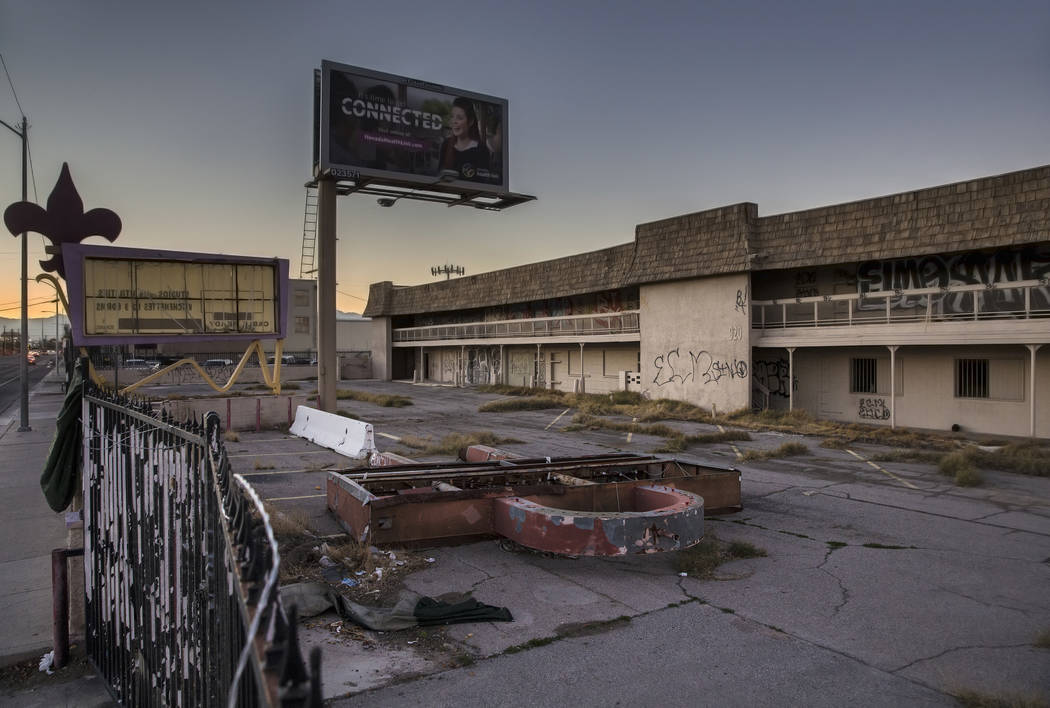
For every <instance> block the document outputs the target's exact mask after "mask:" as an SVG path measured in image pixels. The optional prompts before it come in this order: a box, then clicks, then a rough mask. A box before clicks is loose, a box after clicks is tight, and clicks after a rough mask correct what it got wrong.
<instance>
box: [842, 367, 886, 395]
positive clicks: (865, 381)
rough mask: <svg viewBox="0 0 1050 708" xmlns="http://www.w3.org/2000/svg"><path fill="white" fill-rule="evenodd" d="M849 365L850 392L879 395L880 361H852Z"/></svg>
mask: <svg viewBox="0 0 1050 708" xmlns="http://www.w3.org/2000/svg"><path fill="white" fill-rule="evenodd" d="M849 363H850V375H849V392H850V393H878V392H879V376H878V371H879V369H878V361H877V360H876V359H850V360H849Z"/></svg>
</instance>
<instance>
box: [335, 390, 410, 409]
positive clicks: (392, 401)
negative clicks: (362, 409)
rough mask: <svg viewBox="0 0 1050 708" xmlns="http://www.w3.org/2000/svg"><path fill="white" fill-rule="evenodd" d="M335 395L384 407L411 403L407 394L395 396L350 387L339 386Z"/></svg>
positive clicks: (401, 406) (402, 406)
mask: <svg viewBox="0 0 1050 708" xmlns="http://www.w3.org/2000/svg"><path fill="white" fill-rule="evenodd" d="M335 397H336V398H338V399H340V400H344V399H350V400H352V401H363V402H365V403H372V404H375V405H377V406H383V407H384V408H404V407H405V406H410V405H412V399H411V398H408V397H407V396H396V395H393V394H387V393H368V392H367V391H356V390H354V389H352V388H341V389H339V390H338V391H336V392H335Z"/></svg>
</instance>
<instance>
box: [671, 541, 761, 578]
mask: <svg viewBox="0 0 1050 708" xmlns="http://www.w3.org/2000/svg"><path fill="white" fill-rule="evenodd" d="M765 555H766V552H765V550H763V549H761V548H758V547H757V546H754V545H753V544H750V543H747V542H746V541H733V542H731V543H723V542H722V541H719V540H718V538H716V537H715V536H714V535H713V534H708V535H707V536H705V537H704V538H703V539H702V540H701V541H700V543H698V544H696V545H695V546H690V547H689V548H686V549H685V550H681V551H678V552H677V553H676V554H675V558H674V569H675V570H676V571H677V572H679V573H687V574H689V575H690V576H691V577H694V578H700V579H709V578H711V577H713V576H714V572H715V570H716V569H717V568H718V566H720V565H722V564H723V563H727V562H729V561H732V560H738V559H741V558H760V557H764V556H765Z"/></svg>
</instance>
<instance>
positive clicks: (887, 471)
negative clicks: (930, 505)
mask: <svg viewBox="0 0 1050 708" xmlns="http://www.w3.org/2000/svg"><path fill="white" fill-rule="evenodd" d="M846 452H848V453H849V454H851V455H853V456H854V457H856V458H857V459H858V460H860V461H861V462H867V463H868V466H870V467H874V468H875V469H877V470H878V471H879V472H882V473H883V474H884V475H886V476H887V477H892V478H893V479H895V480H897V481H898V482H900V483H901V484H903V485H904V486H905V487H908V488H909V489H918V487H916V486H915V485H914V484H912V483H911V482H909V481H908V480H906V479H901V478H900V477H898V476H897V475H895V474H893V473H892V472H890V471H889V470H887V469H884V468H882V467H879V466H878V465H877V464H875V463H874V462H872V461H871V460H869V459H866V458H864V457H861V456H860V455H858V454H857V453H855V452H853V450H846Z"/></svg>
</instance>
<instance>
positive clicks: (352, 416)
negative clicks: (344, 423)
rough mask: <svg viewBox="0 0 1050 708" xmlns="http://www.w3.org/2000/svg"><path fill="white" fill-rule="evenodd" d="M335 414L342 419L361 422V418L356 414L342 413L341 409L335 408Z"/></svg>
mask: <svg viewBox="0 0 1050 708" xmlns="http://www.w3.org/2000/svg"><path fill="white" fill-rule="evenodd" d="M335 414H336V415H341V416H343V417H344V418H352V419H354V420H361V416H359V415H357V414H356V413H351V412H350V411H344V410H343V409H342V408H337V409H336V411H335Z"/></svg>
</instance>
